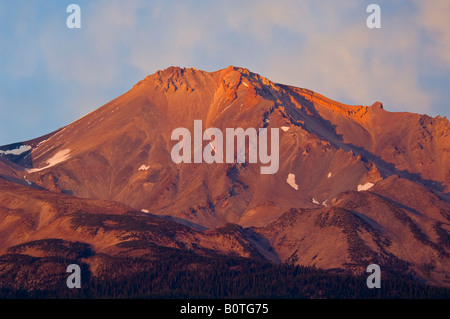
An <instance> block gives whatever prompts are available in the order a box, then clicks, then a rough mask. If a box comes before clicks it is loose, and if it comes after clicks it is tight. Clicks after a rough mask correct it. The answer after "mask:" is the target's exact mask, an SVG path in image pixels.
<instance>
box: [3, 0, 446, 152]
mask: <svg viewBox="0 0 450 319" xmlns="http://www.w3.org/2000/svg"><path fill="white" fill-rule="evenodd" d="M71 3H76V4H78V5H79V6H80V7H81V27H82V28H81V29H68V28H67V26H66V19H67V17H68V16H69V13H66V8H67V6H68V5H69V4H71ZM370 3H376V4H378V5H379V6H380V7H381V29H369V28H367V26H366V19H367V17H368V16H369V13H367V12H366V8H367V6H368V4H370ZM171 65H175V66H181V67H195V68H197V69H202V70H206V71H215V70H218V69H222V68H225V67H227V66H229V65H235V66H242V67H246V68H248V69H250V70H251V71H253V72H256V73H259V74H261V75H263V76H265V77H267V78H269V79H270V80H272V81H274V82H278V83H284V84H291V85H295V86H299V87H304V88H308V89H312V90H314V91H316V92H319V93H321V94H323V95H325V96H327V97H329V98H332V99H335V100H338V101H340V102H343V103H348V104H358V105H359V104H362V105H371V104H372V103H373V102H375V101H381V102H383V104H384V106H385V109H387V110H389V111H393V112H394V111H395V112H399V111H408V112H416V113H421V114H428V115H430V116H437V115H443V116H447V117H448V118H449V117H450V116H449V115H450V111H449V110H450V104H449V101H450V1H448V0H427V1H424V0H397V1H387V0H386V1H381V0H379V1H376V0H371V1H361V0H343V1H335V0H321V1H315V0H306V1H300V0H286V1H280V0H277V1H275V0H267V1H265V0H254V1H248V0H240V1H235V0H227V1H216V0H208V1H206V0H205V1H199V0H198V1H189V0H183V1H170V0H161V1H149V0H136V1H133V0H127V1H125V0H91V1H81V0H80V1H76V0H72V1H63V0H20V1H8V0H0V145H4V144H9V143H13V142H19V141H23V140H27V139H31V138H34V137H38V136H40V135H44V134H46V133H49V132H51V131H53V130H55V129H57V128H59V127H62V126H65V125H67V124H69V123H71V122H73V121H74V120H76V119H78V118H80V117H82V116H83V115H85V114H86V113H88V112H90V111H92V110H94V109H96V108H98V107H100V106H101V105H103V104H105V103H106V102H108V101H110V100H112V99H113V98H115V97H117V96H119V95H120V94H122V93H124V92H126V91H127V90H129V89H130V88H131V87H132V86H133V84H134V83H136V82H138V81H139V80H141V79H142V78H144V77H145V76H146V75H148V74H152V73H154V72H156V71H157V70H160V69H164V68H166V67H168V66H171Z"/></svg>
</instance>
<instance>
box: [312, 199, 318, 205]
mask: <svg viewBox="0 0 450 319" xmlns="http://www.w3.org/2000/svg"><path fill="white" fill-rule="evenodd" d="M311 201H312V202H313V203H314V204H316V205H320V203H319V202H318V201H316V200H315V199H314V198H313V199H312V200H311Z"/></svg>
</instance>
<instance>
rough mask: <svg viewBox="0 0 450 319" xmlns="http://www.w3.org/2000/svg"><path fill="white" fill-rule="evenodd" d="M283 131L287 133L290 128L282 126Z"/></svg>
mask: <svg viewBox="0 0 450 319" xmlns="http://www.w3.org/2000/svg"><path fill="white" fill-rule="evenodd" d="M281 129H282V130H283V131H285V132H286V131H287V130H289V126H282V127H281Z"/></svg>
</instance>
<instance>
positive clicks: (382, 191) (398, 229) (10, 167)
mask: <svg viewBox="0 0 450 319" xmlns="http://www.w3.org/2000/svg"><path fill="white" fill-rule="evenodd" d="M195 120H201V121H202V124H203V130H205V129H206V128H210V127H216V128H219V129H221V130H222V131H223V132H225V129H226V128H236V127H242V128H244V129H246V128H256V129H258V128H263V127H266V128H269V129H270V128H279V136H280V140H279V169H278V171H277V172H276V173H275V174H265V175H264V174H261V173H260V167H261V163H248V162H247V163H243V164H240V163H236V162H235V163H223V164H222V163H214V164H207V163H201V164H200V163H181V164H175V163H174V162H173V161H172V159H171V150H172V147H173V146H174V145H175V144H176V141H173V140H172V139H171V133H172V131H173V130H174V129H176V128H180V127H183V128H187V129H188V130H189V131H190V132H193V131H194V121H195ZM449 134H450V123H449V121H448V120H447V119H446V118H440V117H437V118H431V117H428V116H426V115H419V114H412V113H393V112H388V111H386V110H385V109H384V107H383V105H382V104H381V103H379V102H376V103H374V104H373V105H372V106H350V105H344V104H341V103H338V102H336V101H332V100H330V99H328V98H326V97H324V96H322V95H320V94H317V93H315V92H312V91H310V90H306V89H302V88H296V87H292V86H288V85H282V84H277V83H273V82H271V81H270V80H268V79H266V78H264V77H262V76H260V75H258V74H254V73H252V72H250V71H249V70H247V69H243V68H237V67H232V66H230V67H228V68H226V69H223V70H219V71H216V72H205V71H200V70H195V69H182V68H176V67H171V68H168V69H166V70H163V71H158V72H156V73H155V74H153V75H150V76H148V77H146V78H145V79H143V80H142V81H141V82H139V83H137V84H136V85H135V86H134V87H133V88H132V89H131V90H130V91H128V92H126V93H125V94H123V95H122V96H120V97H118V98H116V99H114V100H113V101H111V102H109V103H107V104H105V105H104V106H102V107H100V108H99V109H97V110H95V111H94V112H92V113H89V114H88V115H86V116H84V117H83V118H81V119H79V120H77V121H75V122H73V123H71V124H69V125H67V126H66V127H63V128H61V129H59V130H58V131H55V132H53V133H50V134H48V135H46V136H43V137H40V138H36V139H34V140H31V141H25V142H21V143H15V144H10V145H6V146H2V147H0V188H1V191H0V218H1V219H0V238H1V241H0V249H1V250H2V252H3V253H4V254H11V253H14V254H16V253H19V254H25V255H29V256H34V257H36V256H44V255H46V254H45V253H42V251H43V248H42V247H50V246H52V245H56V247H59V248H58V249H60V248H61V247H62V246H61V245H63V246H64V247H66V248H64V249H63V248H61V250H62V251H67V250H69V251H70V250H71V248H70V249H69V248H67V247H72V246H71V245H82V244H85V245H89V249H91V250H92V251H93V252H95V253H96V254H97V253H100V254H106V255H111V256H143V255H146V256H147V255H148V256H151V255H152V254H156V253H155V252H156V251H159V250H160V249H162V248H161V247H163V248H164V249H166V248H171V249H172V248H173V249H178V250H180V251H186V250H188V251H193V252H194V253H195V254H199V255H207V254H214V255H215V254H219V255H224V256H241V257H246V258H257V259H260V260H269V261H271V262H275V263H278V262H290V263H294V264H299V265H308V266H316V267H319V268H323V269H335V270H346V271H351V272H354V273H361V272H364V267H367V265H368V264H370V263H378V264H380V265H381V266H382V267H385V269H388V270H389V271H391V272H392V273H396V274H397V275H399V274H401V273H407V274H409V275H411V276H412V277H414V278H416V279H420V280H425V281H426V282H429V283H433V284H436V285H444V286H450V272H449V269H450V267H449V258H450V257H449V254H450V246H449V231H450V202H449V188H450V158H449V154H450V137H449ZM269 140H270V139H269ZM207 143H208V142H207V141H203V146H206V145H207ZM270 149H271V145H270V144H269V150H270ZM246 152H247V154H248V152H249V148H248V147H247V151H246ZM42 240H44V241H43V242H42ZM47 240H50V241H51V245H50V246H49V244H48V242H46V241H47ZM54 240H63V241H64V242H63V244H60V242H54ZM67 243H68V244H67ZM76 247H78V246H76ZM83 247H84V246H83ZM74 249H75V248H74ZM44 250H45V249H44ZM47 250H48V249H47ZM155 256H156V255H155ZM93 267H94V266H93ZM94 268H95V267H94Z"/></svg>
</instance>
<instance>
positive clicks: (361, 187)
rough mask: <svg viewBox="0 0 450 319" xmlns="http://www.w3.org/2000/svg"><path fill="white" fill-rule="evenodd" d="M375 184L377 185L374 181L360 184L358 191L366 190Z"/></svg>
mask: <svg viewBox="0 0 450 319" xmlns="http://www.w3.org/2000/svg"><path fill="white" fill-rule="evenodd" d="M373 185H375V184H373V183H365V184H364V185H362V184H360V185H358V192H361V191H366V190H368V189H370V188H371V187H372V186H373Z"/></svg>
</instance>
